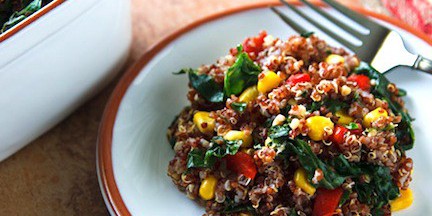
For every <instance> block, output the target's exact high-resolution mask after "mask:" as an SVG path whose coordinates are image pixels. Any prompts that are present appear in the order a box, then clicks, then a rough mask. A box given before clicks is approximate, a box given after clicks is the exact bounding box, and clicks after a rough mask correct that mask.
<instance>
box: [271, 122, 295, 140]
mask: <svg viewBox="0 0 432 216" xmlns="http://www.w3.org/2000/svg"><path fill="white" fill-rule="evenodd" d="M290 130H291V128H290V127H289V125H288V124H283V125H275V126H271V127H270V129H269V132H268V133H269V135H268V136H269V137H270V138H272V139H278V138H281V137H288V135H289V132H290Z"/></svg>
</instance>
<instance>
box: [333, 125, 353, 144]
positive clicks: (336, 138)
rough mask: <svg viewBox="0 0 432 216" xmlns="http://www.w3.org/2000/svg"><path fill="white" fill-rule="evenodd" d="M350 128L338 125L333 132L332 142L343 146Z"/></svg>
mask: <svg viewBox="0 0 432 216" xmlns="http://www.w3.org/2000/svg"><path fill="white" fill-rule="evenodd" d="M348 131H349V130H348V128H346V127H344V126H341V125H336V127H335V128H334V130H333V134H332V136H331V137H330V140H331V141H332V142H334V143H336V144H338V145H342V144H343V143H344V140H345V139H344V136H345V134H346V133H347V132H348Z"/></svg>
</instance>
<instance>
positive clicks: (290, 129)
mask: <svg viewBox="0 0 432 216" xmlns="http://www.w3.org/2000/svg"><path fill="white" fill-rule="evenodd" d="M176 74H186V75H187V76H188V77H189V87H190V90H189V92H188V95H187V97H188V99H189V101H190V103H191V105H190V106H189V107H186V108H184V110H183V111H181V113H180V114H179V115H178V116H177V117H176V118H175V120H174V122H173V123H172V125H171V126H170V127H169V129H168V140H169V142H170V143H171V145H172V147H173V150H174V152H175V156H174V158H173V159H172V160H171V161H170V163H169V166H168V175H169V176H170V177H171V178H172V181H173V182H174V184H175V185H176V186H177V187H178V188H179V189H180V190H181V191H184V192H185V193H186V196H187V197H188V198H190V199H193V200H196V201H197V202H199V203H201V204H202V205H204V206H205V207H206V213H205V215H208V216H210V215H290V216H291V215H313V216H330V215H391V213H392V212H394V211H398V210H401V209H404V208H407V207H409V206H410V205H411V203H412V201H413V197H412V192H411V190H410V189H409V188H408V186H409V183H410V181H411V173H412V169H413V161H412V159H411V158H409V157H407V156H406V154H405V151H407V150H409V149H411V148H412V147H413V143H414V133H413V130H412V128H411V121H412V119H411V117H410V116H409V115H408V113H407V111H406V109H405V108H404V103H403V101H402V99H401V97H402V96H404V95H405V94H406V92H405V91H403V90H402V89H398V88H397V87H396V86H395V85H394V84H393V83H390V82H389V81H388V80H387V79H386V78H385V77H384V76H383V75H382V74H381V73H379V72H377V71H376V70H375V69H373V68H371V67H370V66H369V65H368V64H366V63H363V62H361V61H360V59H358V57H357V56H355V55H352V54H350V53H348V52H346V51H345V50H344V49H341V48H334V47H331V46H329V45H328V44H326V42H325V41H323V40H321V39H319V38H318V37H316V36H315V35H313V34H309V35H301V36H300V35H295V36H291V37H289V38H288V39H287V40H286V41H283V40H281V39H277V38H273V37H272V36H271V35H267V33H266V32H264V31H263V32H261V33H260V34H259V35H258V36H256V37H250V38H247V39H246V40H245V41H244V42H243V43H242V44H241V45H239V46H238V47H237V48H233V49H231V50H230V51H229V54H228V55H226V56H225V57H222V58H220V59H219V60H218V61H217V62H216V63H215V64H211V65H203V66H201V67H199V68H198V69H183V70H181V71H180V72H178V73H176Z"/></svg>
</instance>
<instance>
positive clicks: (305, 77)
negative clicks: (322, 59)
mask: <svg viewBox="0 0 432 216" xmlns="http://www.w3.org/2000/svg"><path fill="white" fill-rule="evenodd" d="M309 81H311V78H310V76H309V74H307V73H299V74H294V75H291V76H290V77H289V78H288V80H287V81H286V84H291V85H295V84H297V83H302V82H309Z"/></svg>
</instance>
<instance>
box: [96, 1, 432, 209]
mask: <svg viewBox="0 0 432 216" xmlns="http://www.w3.org/2000/svg"><path fill="white" fill-rule="evenodd" d="M301 9H305V8H301ZM305 10H306V9H305ZM309 12H310V11H308V13H309ZM311 14H313V15H314V13H311ZM337 15H338V14H337ZM314 16H315V15H314ZM338 16H340V15H338ZM386 25H388V26H390V27H392V28H395V29H397V30H400V32H401V33H402V35H403V37H404V39H405V40H406V42H407V43H408V44H409V45H410V47H412V50H413V51H414V52H417V53H423V54H426V53H432V49H431V47H430V45H428V44H427V43H426V42H424V41H422V40H421V39H419V38H418V37H416V36H414V35H412V34H410V33H408V32H407V31H405V30H401V29H400V28H396V27H394V26H392V25H390V24H388V23H386ZM305 26H307V25H305ZM260 30H267V32H268V33H269V34H272V35H274V36H277V37H281V38H283V39H286V38H287V37H288V36H289V35H291V34H294V32H293V31H292V30H291V29H290V28H289V27H287V26H286V24H285V23H283V22H282V21H281V20H280V19H279V18H277V17H276V16H275V15H274V14H273V13H272V12H271V11H270V10H269V9H268V8H260V9H250V10H245V11H242V12H238V13H234V14H231V15H227V16H224V17H222V18H219V19H216V20H213V21H209V22H207V23H205V24H203V25H200V26H198V27H197V28H194V29H192V30H190V31H187V32H186V33H184V34H182V35H181V36H180V37H178V38H176V39H174V40H172V41H171V42H170V43H168V44H159V45H158V47H156V49H154V50H153V53H152V52H150V53H149V54H148V55H147V56H145V57H143V59H141V61H140V63H138V64H137V65H135V66H134V67H133V68H132V69H131V70H130V71H129V73H128V74H126V75H125V77H124V78H123V80H122V82H121V83H120V84H119V86H118V87H117V89H116V91H115V92H114V94H113V97H112V99H111V101H110V103H109V104H108V106H107V110H106V113H105V115H104V121H103V123H102V126H101V133H100V137H99V138H100V141H99V151H98V157H99V163H98V165H99V169H98V171H99V174H100V180H101V187H102V191H103V192H104V195H105V199H106V203H107V206H108V207H109V209H110V210H111V213H113V214H122V215H123V214H128V213H131V214H132V215H202V214H203V213H204V208H203V207H201V206H198V205H197V204H196V203H195V202H194V201H192V200H189V199H188V198H186V196H185V194H184V193H182V192H180V191H179V190H178V189H177V188H176V187H175V186H174V185H173V183H172V182H171V179H170V178H169V177H168V176H167V174H166V170H167V165H168V162H169V160H171V158H172V157H173V150H172V149H171V147H170V145H169V144H168V142H167V140H166V137H165V134H166V129H167V127H168V125H169V124H170V122H171V121H172V120H173V118H174V116H175V115H177V114H178V113H179V111H180V110H181V109H182V108H183V107H184V106H186V105H187V104H188V103H187V100H186V92H187V78H186V76H174V75H172V74H171V72H174V71H178V70H179V69H181V68H184V67H197V66H199V65H201V64H207V63H212V62H214V61H215V60H216V59H217V58H219V57H220V56H223V55H225V54H227V53H228V50H229V48H231V47H235V46H236V44H237V43H239V42H241V41H242V40H243V39H244V38H245V37H247V36H252V35H256V34H257V33H258V32H259V31H260ZM318 34H319V33H318ZM174 37H175V36H174ZM323 38H325V39H328V38H326V37H324V36H323ZM171 39H173V38H170V39H169V40H168V41H170V40H171ZM328 41H329V42H331V41H332V40H328ZM158 50H159V51H158ZM154 52H156V53H154ZM154 54H155V55H154ZM153 55H154V56H153ZM389 57H391V56H389ZM147 60H149V62H148V63H147V64H146V61H147ZM136 74H137V76H136V77H135V75H136ZM134 77H135V78H134ZM133 78H134V79H133ZM389 78H390V79H391V80H392V81H394V82H395V83H397V85H398V86H399V87H402V88H404V89H406V90H407V91H408V96H407V97H406V98H405V100H406V102H407V107H408V109H409V110H410V111H411V113H412V115H413V116H414V117H415V118H416V119H417V120H416V121H415V122H414V128H415V132H416V136H417V140H416V145H415V148H414V149H413V150H412V151H410V152H409V155H410V156H412V157H413V159H414V167H415V168H414V176H413V179H414V180H413V182H412V184H411V188H412V189H413V190H414V195H415V201H414V204H413V205H412V207H411V208H409V209H408V210H405V211H402V212H400V213H397V214H395V215H411V216H414V215H432V205H431V204H432V189H431V187H430V186H429V185H430V184H429V179H430V178H429V177H430V175H431V173H432V162H431V159H430V156H428V154H431V155H432V145H430V144H431V141H430V139H429V138H428V133H431V132H432V124H431V121H430V120H431V117H430V114H429V110H430V107H432V94H431V93H432V76H431V75H427V74H424V73H418V72H413V71H410V70H409V69H404V70H401V71H395V72H394V73H392V74H390V75H389ZM132 79H133V80H132ZM126 88H127V91H126ZM125 91H126V92H125ZM124 92H125V93H124ZM123 94H124V96H123ZM119 103H120V105H119ZM117 108H118V111H117V112H116V110H117ZM111 139H112V140H111ZM111 141H112V142H111ZM111 157H112V158H111ZM111 159H112V161H111ZM127 211H129V212H127Z"/></svg>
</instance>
